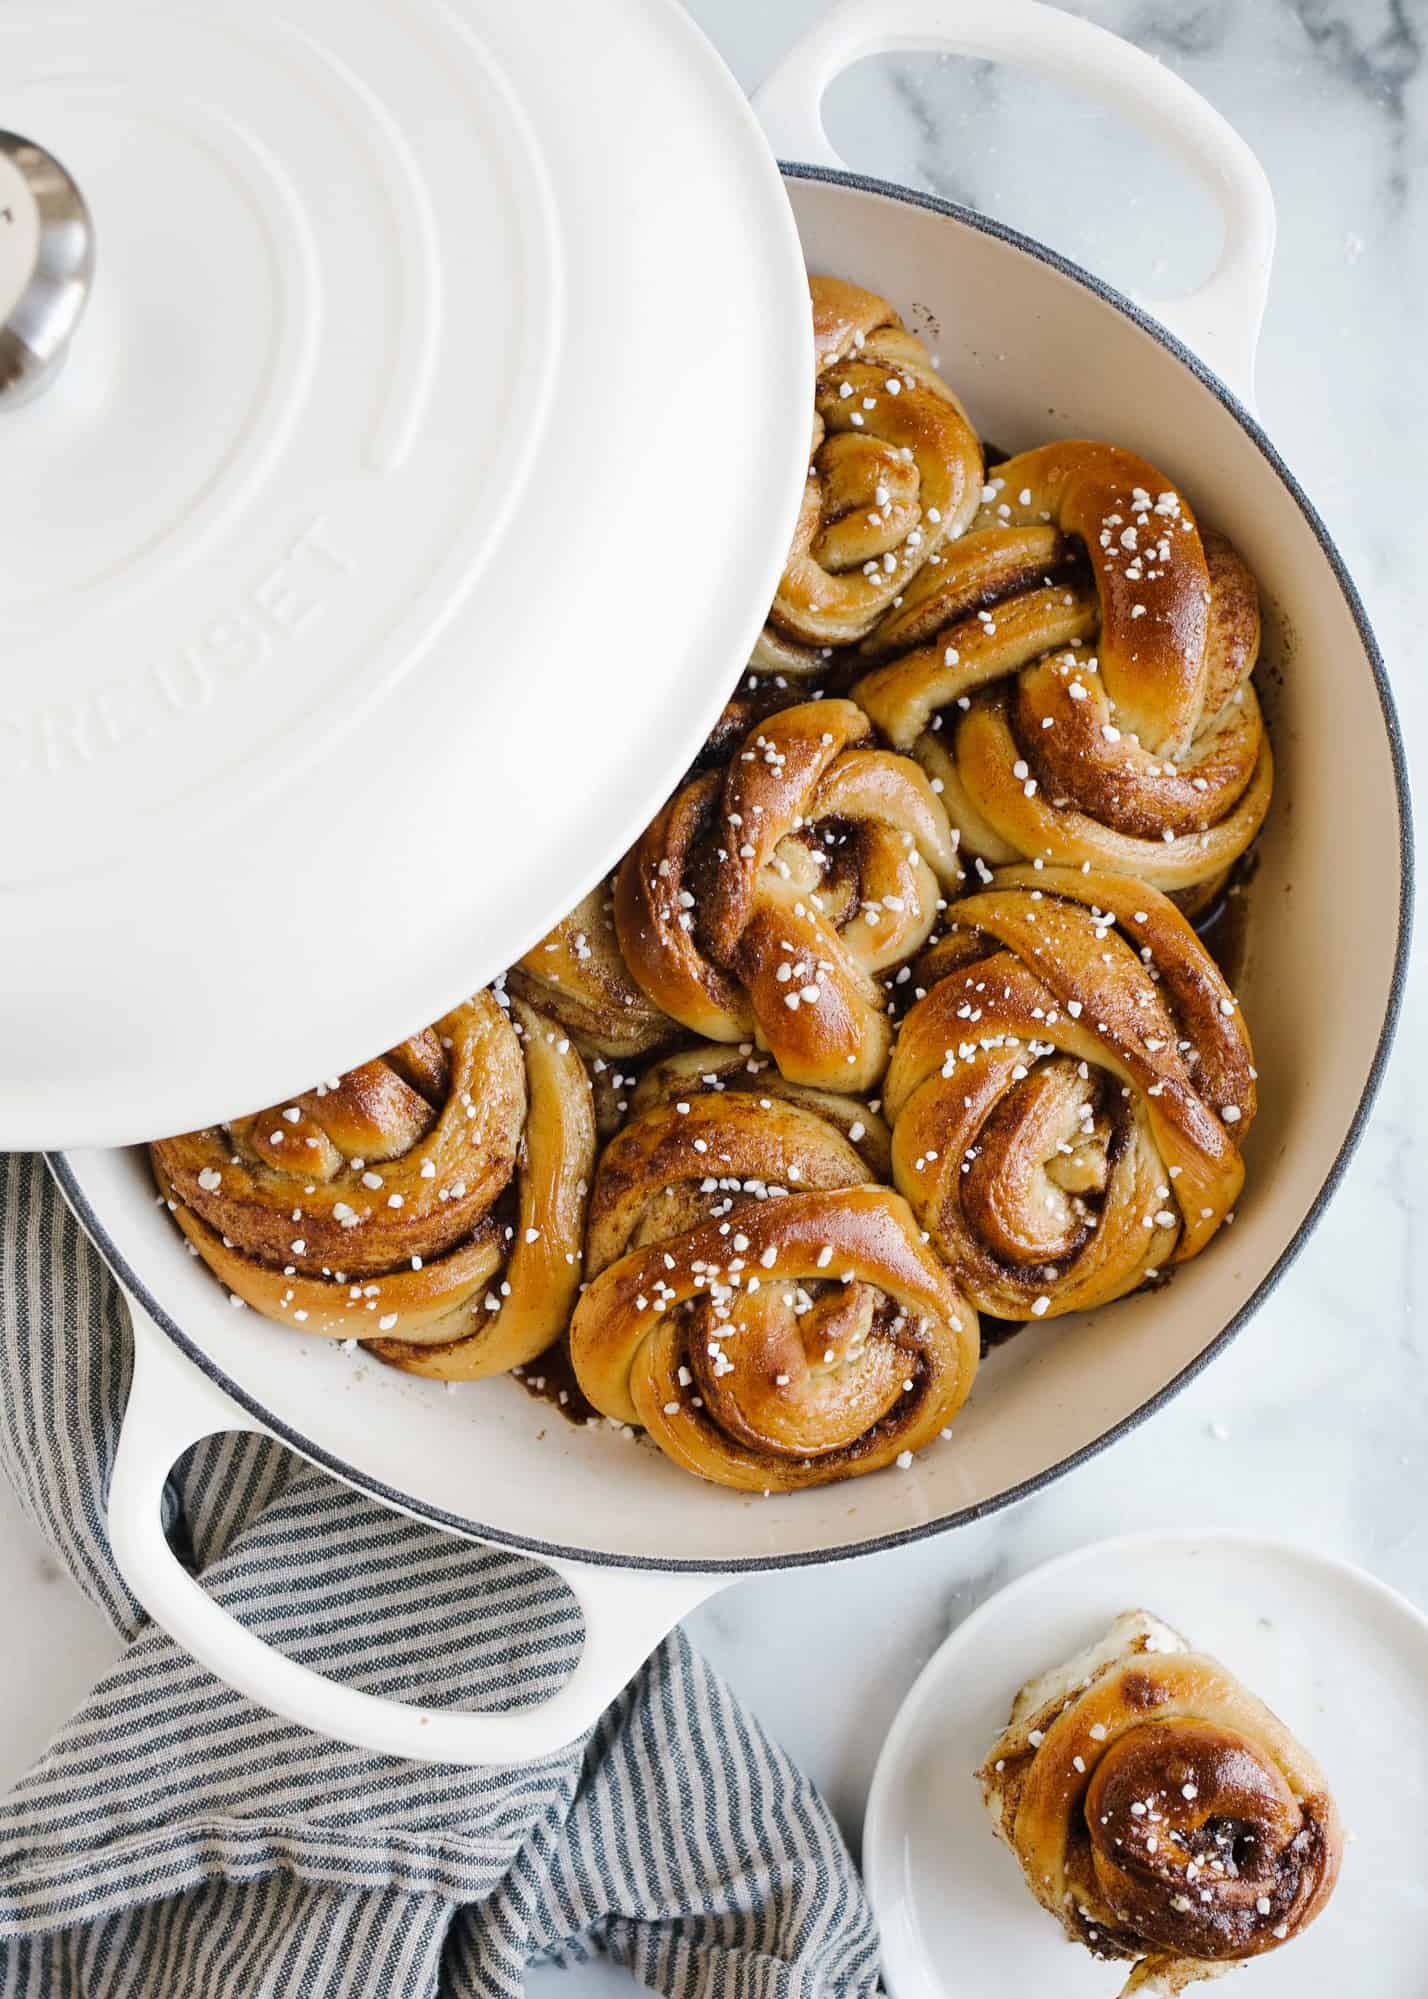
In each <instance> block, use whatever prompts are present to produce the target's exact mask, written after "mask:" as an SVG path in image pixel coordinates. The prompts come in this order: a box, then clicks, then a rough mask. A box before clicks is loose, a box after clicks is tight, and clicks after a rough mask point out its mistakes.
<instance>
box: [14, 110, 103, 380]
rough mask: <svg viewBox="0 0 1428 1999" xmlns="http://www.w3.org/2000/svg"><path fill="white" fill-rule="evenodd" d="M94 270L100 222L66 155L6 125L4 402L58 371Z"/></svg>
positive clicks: (82, 307)
mask: <svg viewBox="0 0 1428 1999" xmlns="http://www.w3.org/2000/svg"><path fill="white" fill-rule="evenodd" d="M93 274H94V228H93V224H92V223H91V221H90V217H89V210H88V209H87V208H86V206H85V203H84V197H83V195H82V194H81V193H80V191H79V189H78V188H77V187H76V186H75V184H74V182H73V180H71V178H70V176H69V175H68V174H67V173H66V172H65V170H64V168H63V167H62V166H61V165H60V163H59V161H58V160H56V159H53V158H52V157H51V156H50V154H48V153H46V152H44V151H43V150H42V149H41V148H40V147H39V146H36V145H33V144H32V143H31V142H30V141H29V140H28V139H22V138H20V137H18V135H17V134H15V133H14V132H0V410H5V409H11V408H13V407H14V406H15V405H16V404H17V403H22V402H25V401H27V400H28V399H29V397H31V396H32V395H34V394H35V393H36V392H37V391H38V390H40V389H42V388H44V387H45V386H46V385H47V384H48V383H49V382H50V381H52V380H53V378H54V376H55V375H56V374H57V373H58V372H59V369H60V367H61V365H62V364H63V361H64V357H65V354H66V352H67V351H68V348H69V343H70V339H71V336H72V335H73V333H74V329H75V327H76V326H77V325H78V324H79V320H80V315H81V314H82V313H83V311H84V305H85V300H86V299H87V298H88V296H89V286H90V280H91V278H92V277H93Z"/></svg>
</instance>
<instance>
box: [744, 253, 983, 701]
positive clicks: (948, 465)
mask: <svg viewBox="0 0 1428 1999" xmlns="http://www.w3.org/2000/svg"><path fill="white" fill-rule="evenodd" d="M809 290H810V293H811V295H812V304H813V336H814V348H815V353H816V358H817V381H816V385H815V390H814V418H813V440H812V448H811V452H810V464H809V470H808V482H807V484H806V486H805V488H804V495H803V505H802V507H801V509H800V511H799V517H798V524H797V526H796V528H795V530H794V537H793V546H792V548H791V550H790V552H789V558H788V565H787V568H786V569H785V571H784V575H783V580H782V581H781V583H780V584H779V588H778V594H777V596H776V597H775V598H774V603H773V609H772V610H771V611H770V613H769V626H770V631H769V633H768V635H767V638H766V640H765V645H764V652H763V657H764V658H766V659H769V660H771V661H774V662H776V664H774V665H773V667H772V670H774V671H777V672H782V673H785V674H788V675H792V676H798V675H800V674H805V675H806V674H811V673H817V672H818V670H819V661H820V658H821V657H822V651H821V649H822V648H825V647H830V646H844V645H850V644H853V643H854V642H855V641H857V640H858V639H860V638H862V637H863V636H864V634H865V633H867V632H869V631H870V630H871V629H872V627H873V625H874V624H875V623H876V622H877V620H878V619H879V618H880V617H881V616H882V614H883V613H884V612H885V611H886V610H887V608H888V606H889V605H890V604H892V603H893V602H894V601H895V600H896V599H897V598H898V597H899V596H900V595H901V594H902V592H903V591H904V590H905V589H906V588H907V585H908V583H909V581H910V580H911V579H912V578H913V577H914V576H915V575H916V574H917V573H918V571H919V570H920V569H921V568H922V566H923V564H924V563H926V562H927V560H928V558H929V557H930V556H932V555H933V554H935V552H936V551H937V549H939V548H940V547H941V546H942V544H943V542H944V541H945V540H946V539H947V537H948V536H949V535H957V534H960V533H961V532H962V530H963V529H964V528H965V527H966V525H967V523H968V522H969V521H970V520H971V518H972V515H973V514H974V512H975V511H976V508H977V504H978V497H979V494H980V491H981V484H982V449H981V445H980V444H979V443H978V441H977V436H976V433H975V432H974V430H973V429H972V426H971V424H970V423H969V422H968V421H967V417H966V414H965V413H964V411H963V409H962V406H961V404H960V403H959V402H958V400H957V398H956V396H955V395H954V394H953V393H952V391H951V389H949V388H948V386H947V384H946V383H945V382H944V381H943V380H942V378H941V377H940V375H938V373H937V370H936V368H935V367H934V365H933V362H932V357H931V356H930V355H929V353H928V351H927V349H926V347H925V346H924V345H923V343H922V342H921V341H920V340H919V339H917V337H916V336H915V335H914V334H911V333H909V332H907V330H906V329H905V328H904V326H903V324H902V321H901V320H900V319H899V318H898V316H897V314H896V313H895V312H894V311H893V309H892V307H891V306H890V305H889V304H888V302H887V300H886V299H882V298H878V297H877V296H876V295H875V294H874V293H872V292H867V291H863V290H862V289H861V288H860V287H859V286H858V285H852V284H847V283H845V282H844V281H843V280H842V279H841V278H827V277H815V278H812V279H810V281H809ZM758 663H759V662H758V658H757V657H756V664H758ZM760 670H761V671H768V670H770V669H769V667H768V666H766V665H760Z"/></svg>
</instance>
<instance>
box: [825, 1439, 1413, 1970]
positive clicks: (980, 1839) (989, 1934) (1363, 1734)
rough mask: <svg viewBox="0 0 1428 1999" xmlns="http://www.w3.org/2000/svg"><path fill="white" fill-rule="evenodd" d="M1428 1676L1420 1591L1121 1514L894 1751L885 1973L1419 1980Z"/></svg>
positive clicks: (1029, 1598) (868, 1856)
mask: <svg viewBox="0 0 1428 1999" xmlns="http://www.w3.org/2000/svg"><path fill="white" fill-rule="evenodd" d="M1211 1448H1216V1449H1220V1448H1222V1447H1219V1446H1212V1447H1211ZM1191 1455H1192V1457H1193V1453H1192V1454H1191ZM1187 1468H1188V1466H1187ZM1142 1469H1143V1471H1144V1472H1145V1474H1146V1479H1145V1480H1144V1482H1143V1483H1141V1484H1137V1485H1136V1486H1135V1487H1134V1488H1132V1489H1133V1490H1136V1491H1141V1490H1142V1489H1144V1490H1146V1491H1148V1490H1149V1489H1150V1486H1151V1485H1152V1484H1153V1483H1154V1482H1155V1481H1156V1479H1157V1476H1158V1478H1159V1482H1160V1485H1161V1487H1162V1488H1177V1489H1178V1480H1177V1478H1176V1473H1177V1471H1178V1465H1177V1463H1176V1461H1175V1460H1174V1459H1173V1457H1172V1458H1171V1459H1170V1460H1169V1461H1167V1460H1166V1458H1165V1454H1164V1450H1163V1447H1162V1448H1161V1449H1160V1450H1158V1451H1154V1452H1153V1451H1151V1450H1147V1451H1145V1452H1143V1453H1142ZM953 1614H954V1616H955V1615H956V1610H955V1607H954V1613H953ZM1425 1676H1428V1618H1425V1617H1424V1615H1423V1613H1422V1612H1421V1611H1419V1610H1417V1609H1416V1608H1415V1607H1414V1606H1412V1605H1411V1604H1409V1603H1407V1602H1405V1601H1404V1599H1402V1598H1401V1597H1398V1596H1396V1595H1395V1594H1394V1593H1393V1592H1392V1591H1391V1590H1388V1589H1386V1588H1385V1587H1384V1585H1383V1584H1382V1583H1379V1582H1377V1581H1376V1580H1375V1579H1374V1578H1373V1577H1371V1576H1368V1575H1365V1574H1364V1573H1363V1571H1361V1570H1358V1569H1354V1568H1351V1567H1349V1566H1348V1565H1347V1564H1345V1563H1341V1562H1338V1561H1335V1560H1333V1559H1331V1558H1329V1557H1327V1556H1325V1555H1323V1554H1321V1553H1319V1552H1318V1551H1317V1550H1315V1549H1312V1548H1307V1547H1296V1546H1292V1545H1290V1544H1288V1543H1285V1542H1282V1541H1277V1540H1273V1539H1266V1538H1262V1537H1260V1536H1258V1535H1254V1534H1247V1533H1242V1532H1218V1531H1205V1532H1201V1533H1194V1532H1182V1531H1176V1530H1173V1529H1172V1530H1165V1531H1152V1532H1147V1533H1140V1534H1133V1535H1127V1536H1125V1537H1124V1538H1122V1539H1120V1540H1113V1541H1103V1542H1100V1543H1099V1544H1097V1545H1094V1546H1091V1547H1087V1548H1081V1549H1078V1550H1076V1551H1075V1552H1074V1553H1072V1554H1068V1555H1063V1556H1060V1557H1058V1558H1057V1559H1056V1560H1054V1561H1051V1562H1048V1563H1046V1564H1045V1565H1044V1566H1043V1567H1041V1568H1038V1569H1033V1570H1031V1571H1030V1572H1029V1573H1027V1574H1025V1575H1023V1576H1021V1577H1020V1578H1018V1579H1017V1580H1016V1581H1014V1582H1011V1583H1009V1584H1007V1585H1006V1586H1005V1587H1004V1588H1002V1589H1001V1590H1000V1591H998V1592H997V1593H996V1594H994V1595H993V1596H991V1597H990V1598H989V1599H988V1600H987V1601H986V1602H984V1603H983V1604H981V1605H980V1607H978V1608H977V1609H975V1610H973V1611H972V1613H971V1615H970V1616H967V1617H965V1618H964V1619H963V1621H962V1622H960V1623H959V1624H957V1625H956V1626H955V1628H954V1629H953V1631H952V1634H951V1636H950V1637H949V1638H948V1639H947V1640H946V1642H945V1643H944V1644H943V1646H942V1647H941V1649H940V1650H939V1651H938V1652H936V1653H935V1654H934V1656H933V1658H932V1659H931V1660H930V1662H929V1663H928V1665H927V1666H926V1667H925V1668H924V1670H923V1672H922V1674H921V1676H920V1677H919V1678H918V1680H917V1682H916V1684H915V1685H914V1686H913V1688H912V1689H911V1691H910V1692H909V1693H908V1695H907V1697H906V1699H905V1700H904V1702H903V1705H902V1707H901V1709H900V1710H899V1712H898V1714H897V1717H896V1719H895V1720H894V1722H893V1725H892V1728H891V1731H890V1733H889V1735H888V1738H887V1741H886V1743H885V1745H884V1747H883V1750H882V1752H881V1755H880V1757H879V1760H878V1766H877V1770H876V1772H875V1775H874V1779H873V1784H872V1790H871V1794H870V1797H869V1803H868V1813H867V1818H866V1821H865V1826H864V1842H863V1865H864V1873H865V1877H866V1879H867V1883H868V1888H869V1892H870V1895H871V1897H872V1901H873V1904H874V1908H875V1910H876V1913H877V1915H878V1918H879V1924H880V1928H881V1931H882V1939H883V1949H884V1969H885V1973H886V1976H887V1982H888V1986H889V1989H890V1990H891V1991H893V1992H895V1993H896V1994H897V1999H1005V1995H1006V1994H1008V1993H1017V1992H1027V1993H1036V1994H1041V1993H1056V1994H1057V1995H1058V1999H1118V1995H1119V1999H1171V1995H1173V1994H1179V1993H1182V1992H1184V1991H1186V1989H1187V1988H1188V1989H1189V1990H1190V1991H1191V1992H1192V1993H1193V1992H1194V1991H1197V1990H1198V1989H1199V1984H1200V1981H1202V1980H1205V1979H1214V1978H1218V1977H1220V1976H1222V1975H1225V1976H1228V1975H1229V1974H1233V1976H1230V1978H1229V1984H1228V1985H1227V1986H1226V1988H1225V1989H1226V1990H1227V1991H1230V1992H1235V1993H1240V1992H1243V1994H1244V1995H1245V1999H1256V1995H1259V1999H1305V1995H1309V1994H1315V1995H1318V1994H1325V1995H1328V1994H1339V1993H1349V1992H1353V1993H1363V1994H1365V1995H1369V1994H1372V1995H1374V1999H1378V1995H1380V1994H1382V1995H1383V1999H1389V1995H1394V1999H1396V1996H1397V1995H1398V1994H1399V1993H1405V1994H1406V1993H1410V1992H1417V1991H1418V1990H1419V1989H1420V1988H1421V1985H1422V1966H1423V1963H1424V1961H1425V1953H1428V1903H1425V1900H1424V1897H1423V1892H1422V1858H1421V1853H1420V1851H1419V1844H1418V1842H1417V1840H1416V1838H1415V1829H1416V1827H1417V1826H1418V1824H1419V1823H1420V1822H1421V1820H1422V1816H1423V1814H1424V1812H1425V1811H1428V1764H1425V1762H1424V1758H1423V1756H1422V1754H1421V1742H1422V1720H1421V1706H1422V1687H1423V1685H1424V1681H1425Z"/></svg>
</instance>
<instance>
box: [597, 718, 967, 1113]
mask: <svg viewBox="0 0 1428 1999" xmlns="http://www.w3.org/2000/svg"><path fill="white" fill-rule="evenodd" d="M959 880H960V870H959V867H958V863H957V853H956V842H955V841H954V839H953V837H952V834H951V832H950V830H949V828H948V825H947V817H946V814H945V813H944V812H943V810H942V807H941V805H940V804H939V802H938V800H937V798H936V797H935V795H934V793H933V791H932V789H931V786H930V785H929V783H928V781H927V778H926V776H925V775H924V773H923V772H922V770H921V769H920V768H919V767H918V765H917V764H915V763H914V762H913V761H912V760H911V759H910V758H908V757H900V756H894V755H892V754H891V753H890V752H889V751H887V750H882V749H879V748H877V747H876V739H875V737H874V735H873V731H872V727H871V725H870V724H869V722H868V720H867V717H866V716H865V715H864V714H863V713H862V711H861V710H860V709H859V708H857V707H855V706H854V705H853V703H852V702H851V701H810V702H805V703H803V704H801V705H799V706H797V707H794V708H786V709H784V710H782V712H781V713H779V714H776V715H771V716H770V717H768V719H767V720H766V721H764V722H762V723H761V724H759V725H758V726H757V727H756V728H755V729H754V730H753V731H752V733H751V734H750V735H749V736H748V738H747V739H746V740H745V742H744V745H743V747H742V749H740V750H739V751H738V752H737V753H736V754H735V755H734V756H733V757H732V759H731V761H730V762H729V764H728V766H727V768H726V769H725V770H724V771H723V772H722V773H721V772H719V771H708V772H705V773H704V774H703V775H702V776H700V777H696V778H695V779H694V780H693V781H692V782H691V783H689V784H687V785H686V786H685V787H684V788H683V790H681V791H679V792H678V793H677V794H676V795H675V797H674V798H672V799H671V800H670V802H669V804H668V805H666V806H665V807H664V809H663V811H661V812H660V813H659V814H658V815H657V816H656V818H655V819H654V821H653V822H652V824H651V825H650V826H649V827H648V828H647V829H646V831H645V832H644V834H643V835H642V836H641V838H640V839H639V840H638V841H637V842H636V844H635V846H634V847H633V848H632V849H631V851H630V853H629V854H628V855H627V856H626V859H625V861H624V863H623V865H622V866H621V869H620V872H619V875H618V877H617V879H616V886H615V927H616V930H617V932H618V935H619V941H620V947H621V950H622V951H623V953H624V957H625V962H626V963H627V964H628V966H629V968H630V971H631V972H632V973H633V975H634V977H635V979H636V980H637V981H638V983H639V984H640V986H641V987H642V988H643V989H644V991H645V993H646V994H647V995H648V996H649V998H650V999H651V1000H652V1001H653V1002H654V1003H655V1005H656V1006H658V1007H659V1008H661V1009H662V1010H663V1012H665V1013H667V1014H670V1015H672V1016H673V1018H674V1019H675V1020H678V1021H680V1022H682V1023H683V1025H684V1026H686V1027H687V1028H689V1029H691V1030H692V1032H694V1033H695V1034H698V1035H700V1036H702V1037H703V1038H704V1039H706V1040H711V1041H731V1042H740V1041H745V1040H753V1039H757V1040H758V1041H759V1043H760V1044H761V1045H762V1046H764V1047H766V1048H768V1049H769V1051H770V1052H771V1053H772V1055H773V1057H774V1059H775V1061H776V1062H777V1063H778V1066H779V1068H780V1069H781V1070H782V1072H783V1074H784V1075H785V1076H787V1077H788V1078H789V1080H790V1081H792V1082H798V1083H807V1084H811V1085H813V1086H815V1087H817V1088H824V1089H833V1090H838V1091H852V1092H856V1091H860V1090H867V1089H871V1088H872V1087H873V1086H874V1085H875V1084H876V1082H877V1080H878V1078H879V1076H880V1075H881V1074H882V1071H883V1068H884V1066H885V1064H886V1061H887V1054H888V1047H889V1043H890V1039H891V1025H890V1022H889V1020H888V1016H887V993H886V990H885V988H884V985H883V983H882V976H883V975H884V974H887V973H889V972H892V971H894V970H896V968H898V967H899V966H901V965H903V964H904V963H905V962H906V961H907V960H908V959H909V958H910V957H911V956H912V955H913V953H914V952H915V951H917V950H918V949H919V947H920V946H921V944H922V943H923V941H924V940H925V939H926V937H927V936H928V934H929V933H930V931H931V929H932V925H933V923H934V921H935V919H936V913H937V909H938V905H939V902H940V899H941V895H942V891H943V890H944V889H951V888H955V886H956V885H957V883H958V882H959Z"/></svg>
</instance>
